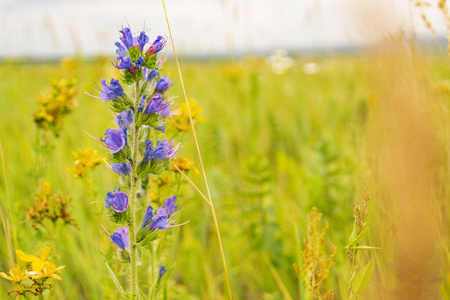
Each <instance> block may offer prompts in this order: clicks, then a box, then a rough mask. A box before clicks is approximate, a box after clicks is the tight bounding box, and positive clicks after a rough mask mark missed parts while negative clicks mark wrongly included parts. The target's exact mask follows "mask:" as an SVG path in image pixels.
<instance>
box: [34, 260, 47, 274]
mask: <svg viewBox="0 0 450 300" xmlns="http://www.w3.org/2000/svg"><path fill="white" fill-rule="evenodd" d="M31 267H32V268H33V271H34V272H41V271H42V270H43V269H44V267H45V260H40V259H37V260H35V261H33V262H32V263H31Z"/></svg>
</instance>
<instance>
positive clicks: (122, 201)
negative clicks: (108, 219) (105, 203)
mask: <svg viewBox="0 0 450 300" xmlns="http://www.w3.org/2000/svg"><path fill="white" fill-rule="evenodd" d="M112 207H113V208H114V210H115V211H116V212H118V213H121V212H124V211H126V210H127V208H128V195H127V194H125V193H124V192H117V193H114V199H113V202H112Z"/></svg>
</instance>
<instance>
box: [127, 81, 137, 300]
mask: <svg viewBox="0 0 450 300" xmlns="http://www.w3.org/2000/svg"><path fill="white" fill-rule="evenodd" d="M135 93H136V95H135V99H134V105H133V111H134V115H136V113H137V106H138V104H139V98H140V92H139V82H136V85H135ZM130 147H131V191H130V205H129V209H130V214H131V219H130V222H129V223H128V227H129V228H128V229H129V233H130V252H131V254H130V277H131V299H132V300H135V299H138V298H137V297H138V295H139V291H138V285H137V262H136V254H137V246H136V230H135V227H136V190H137V183H138V178H137V171H136V168H137V161H138V150H139V127H137V126H136V125H135V124H134V125H133V126H132V131H131V143H130Z"/></svg>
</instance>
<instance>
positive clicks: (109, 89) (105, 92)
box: [92, 78, 123, 103]
mask: <svg viewBox="0 0 450 300" xmlns="http://www.w3.org/2000/svg"><path fill="white" fill-rule="evenodd" d="M100 82H101V83H102V88H101V90H97V92H98V93H100V97H98V96H92V97H94V98H95V99H99V100H102V103H103V102H104V101H107V100H114V99H116V98H117V97H121V96H123V88H122V86H121V85H120V83H119V80H117V79H114V78H111V82H110V84H109V85H108V84H107V83H106V80H105V79H101V80H100ZM97 88H98V89H100V88H99V87H98V86H97Z"/></svg>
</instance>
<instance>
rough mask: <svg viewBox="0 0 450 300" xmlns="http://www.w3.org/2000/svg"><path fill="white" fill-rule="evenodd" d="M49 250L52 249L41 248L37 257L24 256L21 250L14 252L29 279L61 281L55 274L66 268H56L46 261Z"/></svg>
mask: <svg viewBox="0 0 450 300" xmlns="http://www.w3.org/2000/svg"><path fill="white" fill-rule="evenodd" d="M51 250H52V247H46V246H43V247H42V249H41V255H40V256H39V257H37V256H34V255H30V254H26V253H24V252H23V251H21V250H16V254H17V258H18V259H19V260H20V261H21V262H22V263H23V264H24V266H25V271H26V275H27V276H28V277H29V278H30V279H32V280H36V279H41V278H43V279H46V278H54V279H57V280H61V277H60V276H59V275H58V274H55V273H56V272H58V271H61V270H62V269H64V268H65V267H66V266H60V267H56V266H55V264H53V263H52V262H50V261H48V260H47V259H48V256H49V254H50V251H51ZM30 266H31V267H30ZM10 273H11V272H10ZM0 275H1V274H0ZM5 275H6V274H5ZM1 276H3V275H1ZM3 277H5V276H3ZM5 278H6V277H5Z"/></svg>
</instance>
